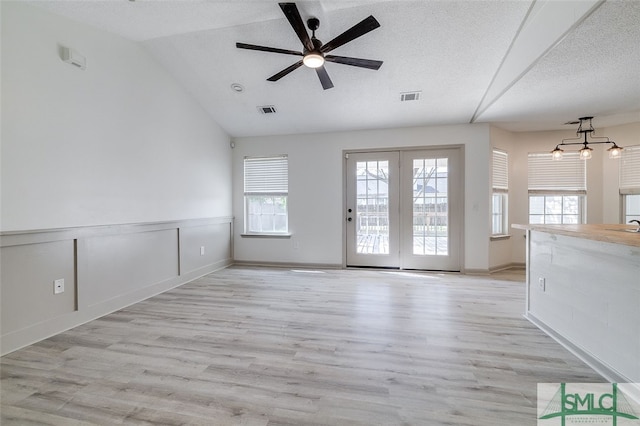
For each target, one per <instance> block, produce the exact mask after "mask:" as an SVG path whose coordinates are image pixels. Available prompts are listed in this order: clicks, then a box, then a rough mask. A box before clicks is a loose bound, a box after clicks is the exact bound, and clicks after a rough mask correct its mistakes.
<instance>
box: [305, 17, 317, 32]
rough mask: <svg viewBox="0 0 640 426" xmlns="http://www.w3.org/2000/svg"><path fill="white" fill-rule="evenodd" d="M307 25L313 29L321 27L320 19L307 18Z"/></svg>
mask: <svg viewBox="0 0 640 426" xmlns="http://www.w3.org/2000/svg"><path fill="white" fill-rule="evenodd" d="M307 27H309V29H310V30H311V31H315V30H317V29H318V28H320V20H319V19H318V18H309V19H307Z"/></svg>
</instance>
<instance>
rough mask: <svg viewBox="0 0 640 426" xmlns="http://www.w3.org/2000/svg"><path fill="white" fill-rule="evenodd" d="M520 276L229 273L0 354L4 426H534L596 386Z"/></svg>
mask: <svg viewBox="0 0 640 426" xmlns="http://www.w3.org/2000/svg"><path fill="white" fill-rule="evenodd" d="M523 281H524V274H523V273H522V271H518V272H507V273H500V274H496V275H494V276H491V277H471V276H463V275H457V274H436V273H420V272H393V271H373V270H323V271H310V270H289V269H268V268H246V267H232V268H228V269H225V270H222V271H218V272H216V273H213V274H210V275H208V276H206V277H203V278H201V279H198V280H196V281H194V282H191V283H189V284H186V285H184V286H182V287H180V288H177V289H174V290H172V291H169V292H167V293H164V294H161V295H159V296H156V297H153V298H151V299H149V300H146V301H144V302H141V303H138V304H135V305H133V306H131V307H128V308H126V309H123V310H121V311H118V312H115V313H113V314H111V315H108V316H105V317H103V318H100V319H98V320H95V321H92V322H90V323H88V324H85V325H82V326H80V327H77V328H75V329H73V330H70V331H67V332H65V333H62V334H59V335H57V336H55V337H52V338H50V339H47V340H44V341H42V342H39V343H36V344H34V345H31V346H29V347H26V348H24V349H22V350H19V351H16V352H13V353H11V354H8V355H6V356H4V357H2V359H1V365H0V367H1V373H2V375H1V384H0V386H1V390H2V394H1V397H2V406H1V410H2V414H1V424H2V425H3V426H8V425H27V424H29V425H30V424H46V425H87V424H100V425H107V424H127V425H148V424H168V425H178V424H189V425H191V424H194V425H256V426H261V425H309V424H312V425H316V424H317V425H320V424H321V425H473V426H479V425H491V426H496V425H509V426H514V425H517V426H520V425H535V424H536V386H537V383H538V382H602V381H603V379H602V378H601V377H600V376H598V375H597V374H596V373H595V372H593V370H591V369H590V368H589V367H587V366H585V365H584V364H583V363H582V362H580V361H579V360H577V359H576V358H575V357H574V356H573V355H571V354H570V353H569V352H567V351H566V350H564V349H563V348H562V347H561V346H559V345H558V344H557V343H556V342H554V341H553V340H552V339H551V338H549V337H547V336H546V335H545V334H543V333H542V332H541V331H539V330H538V329H537V328H535V327H534V326H532V325H531V324H530V323H528V322H527V321H526V320H525V319H523V318H522V313H523V308H524V282H523Z"/></svg>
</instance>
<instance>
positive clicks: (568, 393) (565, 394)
mask: <svg viewBox="0 0 640 426" xmlns="http://www.w3.org/2000/svg"><path fill="white" fill-rule="evenodd" d="M546 385H547V386H556V385H552V384H546ZM541 386H543V385H542V384H539V385H538V404H539V406H540V393H541V392H540V391H541ZM637 411H638V409H637V406H636V407H634V404H632V403H631V402H629V399H628V398H627V397H626V396H625V393H624V392H623V391H621V390H620V389H619V388H618V384H617V383H613V384H602V383H582V384H573V385H572V386H571V387H570V389H568V388H567V384H566V383H561V384H560V386H559V387H558V389H557V390H556V392H555V394H554V395H553V397H552V398H551V399H550V400H549V402H548V404H547V405H546V407H545V408H544V409H543V410H542V413H541V414H540V415H539V417H538V419H539V420H538V425H546V424H549V425H552V424H558V420H559V421H560V425H561V426H565V425H566V424H567V422H569V423H570V424H591V425H594V424H606V425H613V426H617V425H618V422H619V421H621V422H620V425H621V426H622V424H624V425H627V424H628V425H638V426H640V418H639V417H638V414H637ZM551 419H555V422H544V420H551ZM622 420H624V422H623V421H622Z"/></svg>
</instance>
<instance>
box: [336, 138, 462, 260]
mask: <svg viewBox="0 0 640 426" xmlns="http://www.w3.org/2000/svg"><path fill="white" fill-rule="evenodd" d="M442 150H447V151H450V152H451V151H453V156H454V157H455V163H456V164H457V169H458V170H457V171H458V173H457V176H456V177H455V179H456V180H457V182H453V184H452V188H454V187H457V188H458V189H457V191H455V192H453V193H452V196H453V197H454V198H455V201H453V200H452V201H453V202H454V205H455V206H456V207H454V209H455V211H456V212H458V213H459V216H458V217H457V218H454V219H453V222H451V219H450V224H451V226H454V227H455V230H454V232H453V233H452V234H451V235H449V238H450V239H451V244H456V243H457V246H458V253H457V254H456V257H457V262H456V263H455V264H454V265H451V264H449V265H447V266H445V267H433V265H428V266H425V267H420V266H416V265H415V263H414V262H403V255H402V254H401V255H400V257H399V262H398V264H397V268H399V269H418V270H438V271H455V272H457V271H460V272H462V271H464V235H465V232H464V220H465V219H464V193H465V189H464V188H465V185H464V163H465V161H464V159H465V156H464V145H437V146H415V147H402V148H378V149H366V150H365V149H357V150H343V153H342V157H343V206H342V207H343V209H342V211H343V227H342V237H343V239H342V240H343V244H342V252H343V256H342V259H343V260H342V267H343V268H347V267H349V266H350V265H348V264H347V247H346V246H347V238H348V233H347V223H348V222H347V220H348V215H347V213H348V212H347V209H348V208H349V207H348V203H349V202H350V201H349V200H348V199H347V197H348V195H347V157H348V155H349V154H363V153H373V154H375V153H382V152H391V151H396V152H399V153H400V156H401V158H402V157H405V158H406V157H407V156H409V157H410V154H407V153H408V152H419V151H424V152H427V153H435V152H437V151H442ZM404 169H411V167H410V166H407V165H405V166H402V165H401V170H400V173H401V174H402V173H405V177H403V179H406V173H408V172H406V171H403V170H404ZM400 192H401V194H400V197H401V200H400V213H401V214H400V215H399V218H398V219H397V220H398V223H399V226H400V227H401V229H405V228H406V226H405V223H406V222H407V221H411V222H409V223H412V220H413V217H412V214H413V212H404V211H403V210H406V209H407V207H406V205H407V200H406V198H407V194H402V192H405V191H402V190H401V191H400ZM411 198H412V197H411ZM400 234H401V235H400V247H401V250H405V251H406V250H407V247H408V244H409V243H408V242H407V241H406V240H407V238H408V236H407V233H406V231H405V232H401V233H400ZM404 263H406V264H404ZM356 267H357V266H356Z"/></svg>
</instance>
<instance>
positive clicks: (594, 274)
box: [513, 224, 640, 383]
mask: <svg viewBox="0 0 640 426" xmlns="http://www.w3.org/2000/svg"><path fill="white" fill-rule="evenodd" d="M513 227H514V228H518V229H524V230H526V238H527V254H526V261H527V275H526V292H527V293H526V306H525V316H526V317H527V319H529V320H530V321H531V322H532V323H534V324H535V325H536V326H538V327H539V328H540V329H542V330H543V331H545V332H546V333H547V334H549V335H551V336H552V337H553V338H555V339H556V340H558V342H560V343H561V344H562V345H564V346H565V347H566V348H567V349H569V350H571V351H572V352H573V353H574V354H576V355H577V356H578V357H580V358H581V359H583V360H584V361H585V362H587V363H588V364H589V365H591V367H593V368H594V369H595V370H596V371H598V372H599V373H600V374H601V375H603V376H604V377H605V378H606V379H607V380H609V381H611V382H617V383H623V382H635V383H639V382H640V233H637V232H630V231H633V230H635V229H636V227H634V226H630V225H618V224H614V225H607V224H602V225H596V224H590V225H513Z"/></svg>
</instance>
